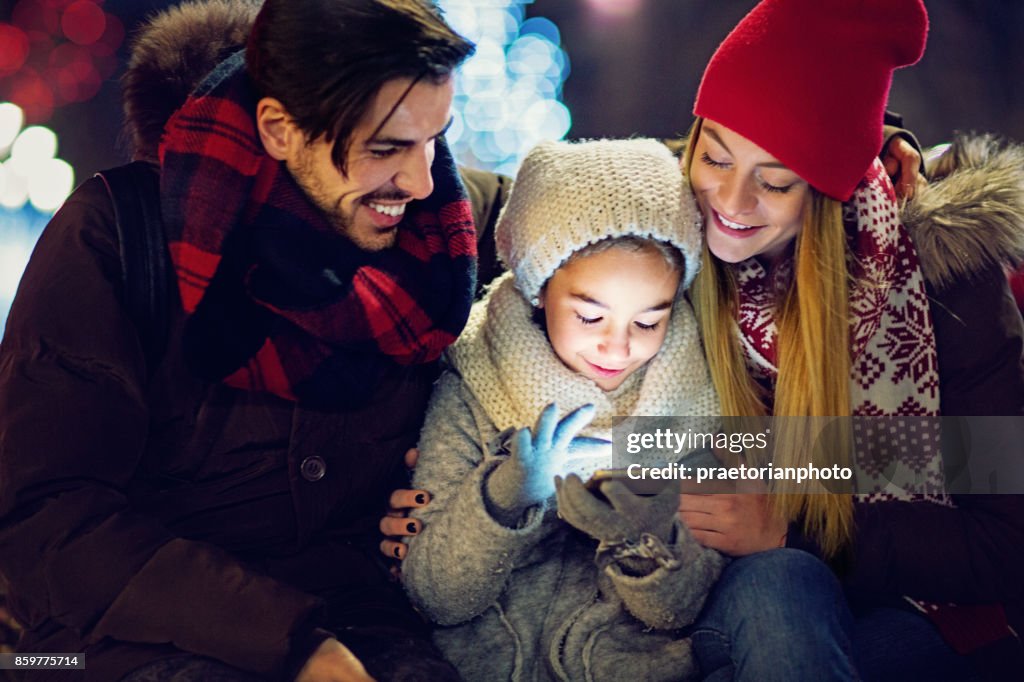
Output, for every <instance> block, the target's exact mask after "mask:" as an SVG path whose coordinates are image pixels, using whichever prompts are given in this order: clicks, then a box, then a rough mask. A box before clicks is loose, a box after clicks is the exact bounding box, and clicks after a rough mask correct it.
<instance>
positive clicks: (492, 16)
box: [439, 0, 572, 175]
mask: <svg viewBox="0 0 1024 682" xmlns="http://www.w3.org/2000/svg"><path fill="white" fill-rule="evenodd" d="M531 1H532V0H486V2H484V1H481V0H473V1H471V2H470V1H467V0H440V2H439V5H440V7H441V9H442V10H443V11H444V12H445V16H446V17H447V19H448V21H449V22H450V23H451V24H452V26H453V27H455V29H456V30H458V31H459V32H460V33H462V34H463V35H465V36H466V37H467V38H469V39H470V40H473V41H474V42H475V43H476V44H477V51H476V54H475V55H474V56H473V57H472V58H470V59H469V60H467V61H466V63H465V64H464V65H463V66H462V68H461V69H460V70H459V73H458V74H457V76H456V83H455V93H456V95H455V101H454V105H453V108H454V110H455V111H454V113H455V121H453V125H452V128H451V130H450V131H449V134H448V141H449V144H450V145H451V148H452V150H453V153H454V154H455V156H456V158H457V159H458V161H459V162H460V163H463V164H465V165H468V166H475V167H478V168H485V169H490V170H495V171H497V172H501V173H506V174H510V175H514V174H515V172H516V170H517V169H518V167H519V164H520V162H521V161H522V158H523V157H524V156H525V155H526V153H527V152H528V151H529V150H530V149H531V148H532V147H533V146H534V145H535V144H537V143H538V142H540V141H543V140H552V139H561V138H563V137H565V135H566V134H567V133H568V131H569V128H570V126H571V124H572V117H571V115H570V114H569V110H568V109H567V108H566V107H565V105H564V104H563V103H562V102H561V101H559V100H560V97H561V93H562V84H563V83H564V82H565V79H566V77H567V76H568V74H569V59H568V56H567V55H566V53H565V51H564V50H562V48H561V47H560V42H561V36H560V33H559V31H558V27H557V26H556V25H555V24H554V23H553V22H551V21H550V20H549V19H546V18H544V17H532V18H530V19H527V20H525V21H524V14H525V10H524V7H523V6H524V5H525V4H527V3H528V2H531Z"/></svg>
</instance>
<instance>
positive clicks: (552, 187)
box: [495, 139, 701, 305]
mask: <svg viewBox="0 0 1024 682" xmlns="http://www.w3.org/2000/svg"><path fill="white" fill-rule="evenodd" d="M630 235H632V236H636V237H650V238H653V239H659V240H662V241H666V242H669V243H670V244H672V245H673V246H675V247H676V248H677V249H679V251H680V252H681V253H682V255H683V260H684V262H685V264H686V272H685V273H684V274H683V281H682V285H683V287H687V286H689V285H690V282H692V281H693V277H694V276H695V275H696V274H697V269H698V268H699V267H700V244H701V217H700V212H699V211H698V209H697V206H696V203H695V202H694V199H693V195H692V193H691V192H690V190H689V187H688V186H686V185H685V183H684V181H683V175H682V172H681V171H680V170H679V163H678V160H677V159H676V158H675V157H673V156H672V153H671V152H670V151H669V150H668V148H667V147H666V146H665V145H663V144H662V143H661V142H658V141H657V140H651V139H633V140H592V141H587V142H578V143H569V142H543V143H541V144H539V145H537V146H536V147H534V148H533V149H532V150H531V151H530V153H529V154H527V156H526V158H525V159H524V160H523V165H522V166H521V167H520V169H519V173H518V174H517V175H516V180H515V184H514V185H513V186H512V193H511V195H510V196H509V198H508V202H507V203H506V204H505V207H504V208H503V209H502V212H501V215H500V216H499V217H498V223H497V227H496V233H495V239H496V241H497V250H498V257H499V258H500V259H501V260H502V262H503V263H505V265H506V266H507V267H508V268H509V269H510V270H512V272H513V273H514V274H515V282H516V286H517V287H518V288H519V291H521V292H522V294H523V295H524V296H525V297H526V298H527V300H529V301H530V302H531V303H533V304H534V305H536V304H537V296H538V294H539V293H540V290H541V288H542V287H543V286H544V283H545V282H547V281H548V279H549V278H550V277H551V275H553V274H554V272H555V270H557V269H558V268H559V266H561V265H562V263H564V262H565V261H566V260H568V259H569V257H570V256H572V254H573V253H575V252H576V251H579V250H580V249H582V248H583V247H585V246H588V245H590V244H593V243H595V242H599V241H601V240H603V239H607V238H611V237H624V236H630Z"/></svg>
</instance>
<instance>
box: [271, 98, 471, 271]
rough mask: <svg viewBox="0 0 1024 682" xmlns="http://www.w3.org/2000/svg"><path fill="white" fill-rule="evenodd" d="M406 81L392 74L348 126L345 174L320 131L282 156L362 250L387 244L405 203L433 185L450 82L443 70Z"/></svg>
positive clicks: (394, 235) (420, 196) (391, 240)
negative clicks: (437, 76) (436, 78)
mask: <svg viewBox="0 0 1024 682" xmlns="http://www.w3.org/2000/svg"><path fill="white" fill-rule="evenodd" d="M411 83H412V81H411V80H409V79H395V80H391V81H388V82H387V83H385V84H384V85H383V86H382V87H381V89H380V90H379V91H378V92H377V95H376V97H375V98H374V100H373V102H372V104H371V105H370V107H369V109H368V110H367V112H366V115H365V116H364V117H363V120H362V121H360V123H359V124H358V125H357V126H356V127H355V129H354V130H353V131H352V144H351V145H350V147H349V150H348V162H347V169H348V173H347V174H343V173H342V172H341V170H340V169H339V168H338V167H337V166H335V165H334V161H333V160H332V159H331V149H332V147H333V143H328V142H327V141H326V140H325V139H324V138H323V137H320V138H318V139H316V140H313V141H312V142H310V143H309V144H307V145H298V146H297V147H295V149H294V151H293V152H292V153H290V154H288V156H287V158H286V159H285V164H286V165H287V167H288V170H289V171H290V172H291V174H292V175H293V176H294V177H295V181H296V182H297V183H298V184H299V186H300V187H301V188H302V189H303V191H304V192H305V193H306V195H307V196H309V198H310V200H311V201H312V202H313V203H314V204H316V206H317V207H318V208H320V210H322V211H323V212H324V213H325V214H327V217H328V219H329V220H330V221H331V223H332V224H333V225H334V228H335V229H336V230H337V231H338V232H339V233H341V234H342V235H344V236H345V237H347V238H348V239H350V240H351V241H352V243H354V244H355V245H356V246H358V247H359V248H361V249H364V250H366V251H380V250H382V249H386V248H388V247H390V246H392V245H394V243H395V239H396V238H397V236H398V224H399V223H400V222H401V221H402V218H403V217H404V214H405V208H406V205H407V204H408V203H409V202H410V201H412V200H413V199H423V198H425V197H427V196H428V195H429V194H430V193H431V191H433V189H434V182H433V180H432V178H431V176H430V166H431V164H432V163H433V161H434V142H435V140H436V139H437V138H438V136H440V135H441V133H442V132H444V129H445V127H446V126H447V124H448V121H449V109H450V108H451V104H452V96H453V94H454V85H453V84H452V81H451V79H450V78H449V79H447V80H446V81H445V82H444V83H441V84H439V85H438V84H435V83H432V82H429V81H419V82H417V83H416V84H415V85H414V86H412V89H410V88H409V86H410V84H411ZM403 95H404V98H403ZM399 100H401V102H400V103H399ZM396 105H397V106H396ZM389 114H390V116H389ZM385 119H387V120H386V121H385ZM382 123H383V126H382V125H381V124H382ZM378 129H379V130H378Z"/></svg>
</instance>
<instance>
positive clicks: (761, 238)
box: [690, 120, 824, 263]
mask: <svg viewBox="0 0 1024 682" xmlns="http://www.w3.org/2000/svg"><path fill="white" fill-rule="evenodd" d="M823 153H824V150H823ZM690 182H691V184H692V185H693V191H694V193H695V194H696V195H697V203H698V204H699V205H700V208H701V211H702V212H703V213H704V221H705V224H706V225H707V240H708V248H709V249H710V250H711V253H713V254H714V255H715V257H717V258H719V259H720V260H723V261H725V262H727V263H739V262H740V261H744V260H746V259H748V258H750V257H752V256H763V257H765V258H766V259H768V260H774V259H776V258H778V257H779V256H780V255H782V254H783V253H784V252H785V250H786V247H787V246H788V245H789V244H790V243H791V242H792V241H793V239H794V237H796V235H797V233H798V232H799V231H800V228H801V227H802V225H803V214H804V211H805V210H806V207H807V206H808V205H809V203H810V197H811V188H810V185H808V184H807V182H806V181H804V180H802V179H800V177H799V176H798V175H797V174H796V173H794V172H793V171H791V170H789V169H788V168H786V167H785V166H783V165H782V164H781V163H779V161H778V159H776V158H775V157H774V156H772V155H771V154H769V153H768V152H766V151H765V150H763V149H761V147H759V146H757V145H756V144H754V143H753V142H751V141H750V140H748V139H747V138H745V137H743V136H742V135H740V134H738V133H735V132H733V131H731V130H729V129H728V128H726V127H725V126H723V125H721V124H719V123H715V122H714V121H710V120H705V121H704V122H703V124H702V125H701V129H700V133H699V134H698V136H697V142H696V146H695V147H694V153H693V163H692V164H691V166H690Z"/></svg>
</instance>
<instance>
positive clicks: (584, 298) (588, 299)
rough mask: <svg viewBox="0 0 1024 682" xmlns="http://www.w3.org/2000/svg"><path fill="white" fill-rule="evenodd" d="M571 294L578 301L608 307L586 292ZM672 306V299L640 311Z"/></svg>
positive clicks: (655, 310) (654, 310)
mask: <svg viewBox="0 0 1024 682" xmlns="http://www.w3.org/2000/svg"><path fill="white" fill-rule="evenodd" d="M569 296H571V297H572V298H575V299H576V300H577V301H583V302H584V303H589V304H591V305H596V306H597V307H598V308H604V309H605V310H607V309H608V306H607V305H605V304H604V303H601V302H600V301H598V300H597V299H596V298H591V297H590V296H587V295H586V294H577V293H571V294H569ZM671 307H672V301H662V302H661V303H656V304H655V305H652V306H651V307H650V308H647V309H645V310H641V311H640V312H641V313H654V312H657V311H659V310H667V309H668V308H671Z"/></svg>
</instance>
